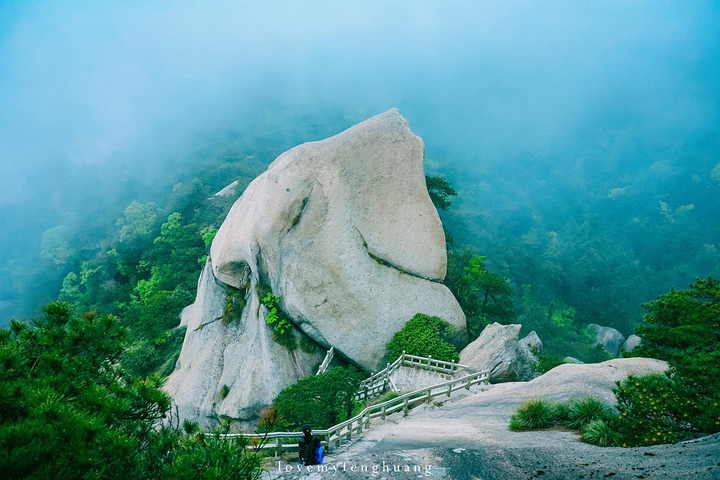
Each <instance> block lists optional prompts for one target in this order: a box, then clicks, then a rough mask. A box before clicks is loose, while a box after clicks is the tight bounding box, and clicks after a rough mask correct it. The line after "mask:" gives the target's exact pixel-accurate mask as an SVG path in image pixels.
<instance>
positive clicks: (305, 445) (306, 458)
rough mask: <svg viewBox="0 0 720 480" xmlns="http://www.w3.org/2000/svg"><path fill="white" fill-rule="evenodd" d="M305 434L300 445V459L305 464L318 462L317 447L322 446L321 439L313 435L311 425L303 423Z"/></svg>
mask: <svg viewBox="0 0 720 480" xmlns="http://www.w3.org/2000/svg"><path fill="white" fill-rule="evenodd" d="M302 431H303V436H302V437H300V442H299V447H300V451H299V452H298V453H299V454H300V461H301V462H302V464H303V465H316V464H317V449H318V447H319V446H320V439H319V438H318V437H316V436H315V435H313V433H312V430H310V426H309V425H303V429H302Z"/></svg>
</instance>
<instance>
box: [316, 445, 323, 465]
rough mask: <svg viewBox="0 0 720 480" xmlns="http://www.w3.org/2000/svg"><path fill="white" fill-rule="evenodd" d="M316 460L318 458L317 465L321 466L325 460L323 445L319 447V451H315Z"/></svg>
mask: <svg viewBox="0 0 720 480" xmlns="http://www.w3.org/2000/svg"><path fill="white" fill-rule="evenodd" d="M315 458H317V464H318V465H320V464H321V463H322V462H323V459H324V458H325V449H324V448H323V446H322V445H318V448H317V450H316V451H315Z"/></svg>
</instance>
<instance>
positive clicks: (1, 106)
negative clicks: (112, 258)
mask: <svg viewBox="0 0 720 480" xmlns="http://www.w3.org/2000/svg"><path fill="white" fill-rule="evenodd" d="M718 25H720V6H718V4H717V3H714V2H693V3H691V4H686V3H682V4H681V3H675V2H649V1H648V2H644V1H640V2H619V1H618V2H571V1H567V2H352V3H351V2H332V1H326V2H323V1H315V2H302V3H300V2H271V3H267V4H266V3H260V2H212V3H207V2H203V3H202V4H201V5H193V4H192V3H190V2H156V3H150V4H148V2H133V1H129V2H94V3H88V4H80V3H75V2H3V3H2V5H1V6H0V229H1V231H2V236H0V273H1V274H2V275H0V322H2V323H4V322H7V319H8V318H9V317H10V316H12V315H21V314H22V315H27V314H29V313H32V312H33V311H34V310H33V308H37V305H38V303H39V302H40V301H44V300H47V299H52V298H53V295H55V296H56V295H57V290H58V288H59V282H60V281H61V280H62V276H63V275H64V273H65V272H64V270H63V268H59V269H56V270H55V272H56V276H55V277H52V276H51V277H38V276H37V275H38V272H39V271H41V270H40V267H41V266H42V265H46V264H48V262H50V261H49V260H48V259H47V258H45V257H43V255H42V253H41V250H42V248H41V244H42V241H43V237H44V235H45V238H46V241H47V238H48V236H47V235H46V233H47V231H48V230H49V229H52V228H60V229H61V230H62V229H63V228H64V229H66V231H67V232H73V233H67V235H71V234H72V235H74V236H77V235H85V236H87V240H86V244H87V248H88V249H92V248H95V246H96V243H97V242H98V241H99V239H100V238H102V237H103V235H104V234H105V233H106V232H107V231H108V230H109V229H112V228H113V226H114V225H115V221H116V219H117V218H118V217H119V216H120V215H121V214H122V212H123V209H124V208H125V207H126V206H127V205H128V204H129V203H130V202H131V201H132V200H133V199H137V200H139V201H143V202H147V201H154V200H155V199H156V198H158V197H159V196H161V195H167V194H169V193H170V191H171V190H172V187H173V185H174V184H176V183H177V182H179V181H183V178H185V177H186V176H189V177H191V176H192V172H193V169H194V168H195V166H196V164H197V162H199V161H200V160H201V159H203V158H206V157H213V158H215V157H217V156H218V155H221V154H222V153H223V152H226V151H227V149H228V148H232V147H234V146H235V145H237V142H239V140H237V139H242V140H243V141H244V142H246V143H247V142H252V145H253V148H254V151H255V152H259V156H260V157H261V158H260V159H259V161H261V162H262V163H265V164H267V163H269V162H270V161H272V159H273V158H274V156H276V155H278V154H279V153H281V152H282V151H284V150H286V149H288V148H290V147H292V146H294V145H296V144H298V143H301V142H305V141H313V140H319V139H322V138H324V137H326V136H329V135H333V134H335V133H338V132H340V131H341V130H343V129H345V128H347V127H349V126H351V125H352V124H354V123H356V122H358V121H361V120H363V119H365V118H367V117H369V116H372V115H375V114H377V113H380V112H382V111H385V110H387V109H389V108H391V107H398V108H399V109H400V111H401V112H402V113H403V115H404V116H405V117H407V118H408V120H409V121H410V125H411V128H412V129H413V131H414V132H415V133H416V134H418V135H420V136H421V137H422V138H423V139H424V141H425V146H426V155H427V164H426V169H427V172H428V174H433V175H443V176H445V177H447V178H448V179H449V180H450V181H451V182H453V185H454V186H455V187H456V189H457V190H458V192H459V195H458V197H457V198H456V199H455V200H454V206H453V208H452V209H451V210H449V211H448V212H444V213H443V219H444V222H445V224H446V227H448V228H449V230H450V231H452V232H453V236H454V237H455V240H456V242H457V243H458V244H461V243H473V244H474V245H476V246H477V247H479V248H480V249H481V250H482V251H484V252H486V253H485V254H487V255H488V261H489V264H490V265H492V266H493V267H494V268H496V269H499V270H500V271H501V272H502V273H504V274H506V275H508V276H510V277H511V278H513V281H514V282H515V283H516V284H517V286H518V287H519V285H520V284H525V283H533V284H535V283H537V281H538V280H537V275H536V276H535V277H533V276H532V275H530V274H529V273H528V271H529V270H524V271H522V272H520V271H519V267H518V266H517V265H514V264H513V263H512V262H513V259H517V255H516V254H512V255H511V254H507V253H505V254H503V252H508V251H512V252H516V251H518V250H519V249H523V248H526V250H527V251H528V252H530V253H528V254H529V255H530V254H533V255H535V254H537V255H540V254H541V252H540V251H538V252H535V253H532V252H531V250H532V248H534V247H533V245H538V244H539V243H538V242H540V243H543V242H545V240H542V241H541V240H533V238H534V237H533V235H535V236H536V237H537V238H547V236H548V235H549V234H552V233H555V234H557V235H559V236H560V238H562V236H563V233H562V229H563V228H565V229H568V231H570V230H572V229H574V228H576V227H574V226H572V225H570V226H568V225H569V223H568V222H569V221H570V220H572V221H573V222H574V223H575V224H576V225H578V227H577V228H581V227H582V226H583V225H590V224H589V223H587V222H589V221H595V222H596V224H595V226H593V227H592V228H593V229H595V230H594V231H595V232H596V233H594V234H593V235H592V236H593V237H594V238H606V239H607V242H609V243H612V244H613V245H615V244H617V245H619V247H618V248H621V249H622V252H621V253H622V255H620V254H618V255H619V256H618V258H626V257H625V256H623V255H626V253H627V255H631V256H632V255H635V257H637V258H634V257H633V258H630V257H627V258H629V260H628V263H630V264H631V265H632V268H637V269H638V273H637V276H638V277H639V278H647V277H648V276H650V275H653V276H654V278H655V280H653V283H652V286H651V287H647V288H646V289H645V290H644V291H643V293H642V294H641V295H640V297H638V298H644V299H645V300H647V299H648V298H652V296H653V295H657V294H658V293H659V291H660V290H662V289H663V288H664V289H667V288H670V287H684V286H685V285H684V284H683V282H685V283H689V282H690V281H692V279H693V278H695V277H696V276H707V275H711V274H717V273H718V266H719V263H718V262H720V257H719V256H718V254H717V250H718V249H720V225H719V222H718V216H717V212H718V211H720V205H719V203H720V202H719V201H718V197H719V195H718V194H719V193H720V167H717V166H720V127H719V125H720V102H719V99H720V89H719V88H718V86H720V28H719V27H718ZM234 142H235V143H234ZM256 160H257V158H256ZM716 170H717V174H714V173H713V172H715V171H716ZM230 180H231V179H230ZM230 180H229V181H230ZM229 181H228V183H229ZM663 205H664V206H663ZM689 205H692V207H689ZM684 207H685V208H684ZM683 208H684V209H683ZM668 209H669V210H668ZM668 211H669V213H668ZM668 215H670V216H669V217H668ZM670 220H672V222H671V221H670ZM663 221H665V222H666V223H667V224H668V225H670V223H672V224H673V225H672V226H669V227H668V229H666V230H662V231H661V230H658V231H657V232H656V233H657V236H658V237H662V238H659V239H658V238H656V239H654V240H652V241H653V242H659V245H657V246H656V247H653V249H650V250H651V251H645V250H643V249H646V250H647V249H648V248H649V247H647V244H646V241H647V239H646V238H644V236H645V234H647V232H648V231H649V230H647V229H646V230H643V231H640V230H637V231H635V230H632V228H634V227H632V225H650V224H657V225H660V224H662V222H663ZM540 224H542V228H541V227H540V226H539V225H540ZM69 225H70V226H69ZM582 228H584V227H582ZM587 228H591V227H587ZM648 228H649V227H648ZM658 228H659V227H658ZM61 230H56V231H55V233H58V234H62V231H61ZM77 232H81V233H77ZM678 232H685V233H687V234H688V235H689V232H692V235H690V236H691V237H692V238H684V237H683V238H680V237H679V236H676V233H678ZM667 236H670V237H671V238H668V237H667ZM521 239H522V242H524V244H523V245H524V246H523V245H521V244H520V243H519V242H520V241H521ZM533 242H535V243H533ZM710 247H713V248H715V250H714V251H713V249H712V248H710ZM538 248H539V247H538ZM508 249H510V250H508ZM664 249H667V252H666V251H665V250H664ZM703 249H705V250H703ZM689 251H691V252H695V253H693V255H695V257H693V259H688V258H687V255H688V252H689ZM700 251H702V252H709V253H707V254H705V253H703V254H702V255H703V256H702V258H700V257H698V255H700V254H699V253H697V252H700ZM543 252H545V253H547V249H544V250H543ZM643 252H644V253H643ZM658 252H662V256H665V254H667V259H668V260H667V261H671V262H674V263H672V265H682V267H677V268H676V269H675V270H674V271H673V272H671V273H668V271H664V270H663V271H662V272H661V271H660V270H659V268H660V267H657V266H654V264H653V265H649V264H648V262H646V261H645V260H643V259H644V258H646V257H647V258H655V257H657V256H658ZM713 252H714V253H713ZM696 257H697V258H696ZM618 262H619V261H618ZM636 262H637V263H636ZM621 263H622V262H619V263H618V265H615V266H613V268H615V267H617V268H620V267H622V265H621ZM658 263H660V262H658ZM648 265H649V266H648ZM45 275H46V274H45ZM613 275H615V274H613ZM633 275H635V274H633ZM658 275H660V277H661V278H660V277H658ZM531 277H532V278H531ZM558 288H561V287H558ZM634 299H635V297H633V301H634Z"/></svg>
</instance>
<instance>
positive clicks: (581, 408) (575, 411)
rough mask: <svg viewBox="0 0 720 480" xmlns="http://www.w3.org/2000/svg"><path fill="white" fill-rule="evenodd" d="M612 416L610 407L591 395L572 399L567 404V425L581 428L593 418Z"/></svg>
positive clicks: (602, 418) (605, 418)
mask: <svg viewBox="0 0 720 480" xmlns="http://www.w3.org/2000/svg"><path fill="white" fill-rule="evenodd" d="M611 416H612V412H611V411H610V408H609V407H608V406H607V405H605V404H604V403H602V402H601V401H599V400H596V399H594V398H592V397H585V398H579V399H577V400H573V401H572V402H570V404H569V405H568V406H567V422H568V423H567V426H568V427H569V428H573V429H578V430H579V429H582V428H583V427H584V426H585V425H586V424H588V423H590V422H592V421H593V420H607V419H609V418H610V417H611Z"/></svg>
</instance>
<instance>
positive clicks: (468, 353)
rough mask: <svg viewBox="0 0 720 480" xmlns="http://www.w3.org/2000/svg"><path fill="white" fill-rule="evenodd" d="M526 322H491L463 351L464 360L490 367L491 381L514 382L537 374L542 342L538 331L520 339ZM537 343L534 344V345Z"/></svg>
mask: <svg viewBox="0 0 720 480" xmlns="http://www.w3.org/2000/svg"><path fill="white" fill-rule="evenodd" d="M521 328H522V325H501V324H499V323H497V322H495V323H493V324H491V325H488V326H487V327H485V328H484V329H483V331H482V333H480V336H479V337H478V338H476V339H475V340H474V341H473V342H472V343H470V344H469V345H468V346H467V347H465V348H464V349H463V350H462V351H461V352H460V363H461V364H463V365H467V366H468V367H469V368H470V369H471V370H476V371H478V370H484V369H489V370H490V381H491V382H493V383H499V382H514V381H517V380H530V379H532V378H534V377H535V376H537V374H536V364H537V356H536V354H535V352H533V350H535V351H539V349H542V342H541V341H540V338H538V336H537V334H536V333H535V332H531V333H530V334H529V335H528V336H527V337H525V338H524V339H522V340H520V329H521ZM533 347H534V348H533Z"/></svg>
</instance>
